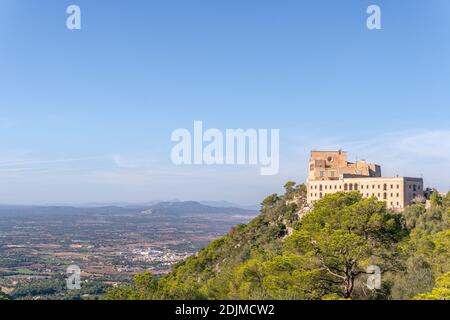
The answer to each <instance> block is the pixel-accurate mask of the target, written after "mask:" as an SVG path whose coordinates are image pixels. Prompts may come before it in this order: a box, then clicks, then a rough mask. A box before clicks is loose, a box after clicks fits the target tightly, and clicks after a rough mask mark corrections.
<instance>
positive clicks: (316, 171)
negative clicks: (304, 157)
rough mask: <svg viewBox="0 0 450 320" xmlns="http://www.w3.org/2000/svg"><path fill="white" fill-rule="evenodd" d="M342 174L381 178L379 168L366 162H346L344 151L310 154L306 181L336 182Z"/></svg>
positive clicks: (313, 152) (314, 152)
mask: <svg viewBox="0 0 450 320" xmlns="http://www.w3.org/2000/svg"><path fill="white" fill-rule="evenodd" d="M344 174H346V175H358V176H366V177H381V168H380V166H379V165H376V164H373V163H367V162H366V161H357V162H356V163H352V162H348V161H347V153H346V152H344V151H312V152H311V158H310V160H309V168H308V180H338V179H339V177H340V176H342V175H344Z"/></svg>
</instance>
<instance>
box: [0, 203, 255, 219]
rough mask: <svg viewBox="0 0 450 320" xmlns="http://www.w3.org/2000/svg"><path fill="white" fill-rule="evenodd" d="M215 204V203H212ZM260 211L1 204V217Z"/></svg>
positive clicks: (203, 206)
mask: <svg viewBox="0 0 450 320" xmlns="http://www.w3.org/2000/svg"><path fill="white" fill-rule="evenodd" d="M209 203H211V202H209ZM257 212H258V210H255V209H247V208H240V207H235V206H233V204H232V203H228V202H225V201H224V202H218V203H217V205H216V206H212V205H207V204H204V203H200V202H195V201H166V202H159V201H154V202H150V203H147V204H133V205H131V204H121V205H119V204H114V205H107V206H100V205H95V206H94V205H91V206H85V207H77V206H20V205H0V216H3V217H4V216H11V215H13V216H19V215H20V216H26V215H61V214H63V215H79V214H83V215H84V214H93V215H124V214H133V213H135V214H142V213H146V214H153V215H170V216H180V215H183V216H188V215H209V214H230V215H231V214H234V215H237V214H239V215H256V213H257Z"/></svg>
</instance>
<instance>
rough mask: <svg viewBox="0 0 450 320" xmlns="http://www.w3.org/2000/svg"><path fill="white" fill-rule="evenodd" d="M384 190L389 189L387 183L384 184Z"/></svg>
mask: <svg viewBox="0 0 450 320" xmlns="http://www.w3.org/2000/svg"><path fill="white" fill-rule="evenodd" d="M383 190H384V191H386V190H387V184H386V183H385V184H383Z"/></svg>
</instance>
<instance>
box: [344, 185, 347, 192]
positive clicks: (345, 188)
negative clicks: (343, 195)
mask: <svg viewBox="0 0 450 320" xmlns="http://www.w3.org/2000/svg"><path fill="white" fill-rule="evenodd" d="M344 190H345V191H347V184H346V183H344Z"/></svg>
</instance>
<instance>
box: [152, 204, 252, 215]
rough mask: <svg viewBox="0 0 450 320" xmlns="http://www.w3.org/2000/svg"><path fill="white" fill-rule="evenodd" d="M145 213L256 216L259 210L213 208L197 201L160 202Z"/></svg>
mask: <svg viewBox="0 0 450 320" xmlns="http://www.w3.org/2000/svg"><path fill="white" fill-rule="evenodd" d="M145 212H147V213H150V214H158V215H199V214H200V215H204V214H228V213H229V214H242V215H254V214H256V213H257V210H249V209H242V208H236V207H217V206H216V207H213V206H209V205H205V204H202V203H200V202H195V201H183V202H160V203H157V204H155V205H153V206H151V207H150V208H149V209H147V210H146V211H145Z"/></svg>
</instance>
